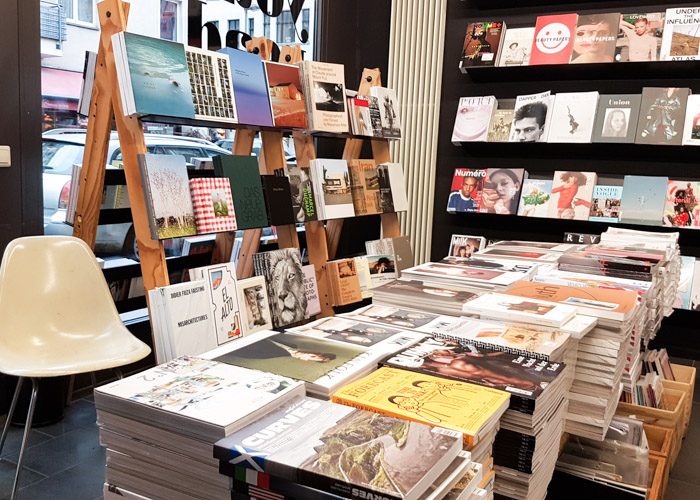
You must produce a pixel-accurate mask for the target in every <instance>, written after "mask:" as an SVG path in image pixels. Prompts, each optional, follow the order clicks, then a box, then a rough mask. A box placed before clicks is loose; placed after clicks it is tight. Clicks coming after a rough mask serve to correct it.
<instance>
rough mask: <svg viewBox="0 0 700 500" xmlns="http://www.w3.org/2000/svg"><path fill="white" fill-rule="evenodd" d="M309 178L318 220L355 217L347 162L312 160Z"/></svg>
mask: <svg viewBox="0 0 700 500" xmlns="http://www.w3.org/2000/svg"><path fill="white" fill-rule="evenodd" d="M311 176H312V180H313V186H314V194H315V195H316V208H317V209H319V219H322V220H328V219H342V218H345V217H354V216H355V208H354V206H353V204H352V194H351V191H350V172H349V171H348V163H347V161H345V160H330V159H325V158H324V159H318V160H312V161H311Z"/></svg>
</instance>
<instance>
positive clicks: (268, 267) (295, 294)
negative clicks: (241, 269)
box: [253, 248, 306, 328]
mask: <svg viewBox="0 0 700 500" xmlns="http://www.w3.org/2000/svg"><path fill="white" fill-rule="evenodd" d="M253 264H254V266H255V274H256V275H257V276H263V277H264V278H265V282H266V283H267V296H268V298H269V301H270V312H271V314H272V325H273V326H274V327H275V328H279V327H282V326H286V325H289V324H292V323H297V322H299V321H303V320H304V317H305V314H306V293H305V290H304V272H303V271H302V268H301V255H300V254H299V250H298V249H297V248H286V249H282V250H273V251H271V252H262V253H257V254H255V255H254V256H253Z"/></svg>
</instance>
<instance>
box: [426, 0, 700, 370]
mask: <svg viewBox="0 0 700 500" xmlns="http://www.w3.org/2000/svg"><path fill="white" fill-rule="evenodd" d="M514 5H517V7H513V6H514ZM683 5H689V6H690V5H697V2H683V1H674V2H660V1H656V2H644V1H619V0H613V1H609V2H596V1H589V2H585V1H579V2H563V1H559V2H557V1H553V0H527V1H517V2H516V1H514V0H503V1H498V0H491V1H488V0H466V1H460V0H449V1H448V7H447V30H446V32H447V38H446V40H445V50H444V57H445V59H444V69H443V88H442V103H441V110H440V129H439V143H438V157H437V177H436V183H435V184H436V188H435V205H434V207H435V212H434V224H433V242H432V252H431V254H432V259H433V260H436V259H440V258H442V257H443V256H444V255H445V254H446V253H447V249H448V244H449V241H450V235H451V234H453V233H462V234H476V235H483V236H485V237H487V238H490V239H511V238H512V239H516V238H517V239H526V240H545V241H562V238H563V235H564V233H565V232H579V233H592V234H600V233H601V232H603V231H605V229H606V228H607V225H606V224H603V223H595V222H587V221H566V220H556V219H539V218H524V217H517V216H499V215H490V214H456V215H455V214H453V215H451V214H448V213H447V212H446V210H445V208H446V206H447V198H448V195H449V191H450V185H451V182H452V175H453V172H454V169H455V168H456V167H466V168H493V167H499V166H504V167H513V168H525V169H526V170H528V171H529V172H531V173H547V174H550V175H551V174H552V173H553V172H554V171H555V170H579V171H586V170H590V171H594V172H598V174H599V175H604V176H613V177H620V178H621V177H622V176H624V175H625V174H638V175H658V176H669V177H672V178H680V179H684V178H691V179H692V178H697V179H700V169H698V167H699V165H698V163H699V162H698V160H699V159H700V156H699V155H698V150H697V149H695V148H693V147H689V146H686V147H664V146H642V145H635V144H546V143H545V144H519V143H514V144H508V143H505V144H504V143H491V144H489V143H471V144H468V145H464V146H455V145H453V144H452V143H451V142H450V139H451V136H452V128H453V125H454V118H455V114H456V112H457V104H458V100H459V98H460V97H467V96H482V95H495V96H496V97H497V98H499V99H501V98H503V99H505V98H515V97H516V96H517V95H519V94H531V93H536V92H543V91H547V90H551V91H552V93H557V92H582V91H591V90H598V91H599V92H600V93H601V94H605V93H634V94H638V93H641V91H642V87H645V86H651V87H667V86H671V87H690V88H691V89H692V90H693V93H698V92H700V63H697V62H685V63H683V62H680V63H676V62H664V63H656V64H654V63H628V64H615V63H612V64H595V65H570V66H557V67H547V66H538V67H519V68H518V67H514V68H488V69H487V68H484V69H481V70H479V71H472V73H471V74H469V75H465V74H462V73H461V72H460V70H459V67H458V66H459V59H460V55H461V52H462V44H463V42H464V36H465V31H466V27H467V24H468V23H469V22H472V21H489V20H494V21H499V20H504V21H505V22H506V23H507V25H508V26H512V27H518V26H523V25H533V26H534V23H535V19H536V17H537V15H538V14H547V13H565V12H578V13H583V12H589V13H590V12H606V11H607V12H635V11H641V12H654V11H663V10H665V9H666V8H667V7H669V6H674V7H675V6H683ZM628 227H633V228H636V229H649V228H648V227H647V226H628ZM654 230H656V228H654ZM659 230H663V229H659ZM681 247H682V249H683V254H684V255H692V256H696V257H698V256H700V231H692V230H682V231H681ZM696 323H697V314H696V313H694V312H691V313H686V312H685V311H680V312H678V313H676V314H674V316H673V317H672V318H671V319H670V320H668V321H666V322H665V324H664V331H663V332H662V334H661V335H660V336H659V339H660V341H661V342H665V343H667V344H668V345H669V346H673V349H674V350H675V353H676V355H688V356H692V357H695V358H697V359H700V343H698V342H695V341H693V340H692V339H691V338H690V335H692V334H693V333H694V332H693V330H694V329H695V327H694V326H691V325H693V324H696ZM685 325H687V327H686V326H685Z"/></svg>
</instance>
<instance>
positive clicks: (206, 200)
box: [190, 177, 238, 234]
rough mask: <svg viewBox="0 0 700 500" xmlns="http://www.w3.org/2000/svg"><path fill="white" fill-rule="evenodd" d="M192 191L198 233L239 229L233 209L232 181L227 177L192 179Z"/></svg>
mask: <svg viewBox="0 0 700 500" xmlns="http://www.w3.org/2000/svg"><path fill="white" fill-rule="evenodd" d="M190 193H191V194H192V206H193V208H194V218H195V221H196V223H197V232H198V233H200V234H203V233H220V232H223V231H235V230H236V229H238V226H237V225H236V214H235V213H234V211H233V197H232V196H231V181H230V180H229V179H228V178H227V177H199V178H196V179H190Z"/></svg>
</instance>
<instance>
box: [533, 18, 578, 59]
mask: <svg viewBox="0 0 700 500" xmlns="http://www.w3.org/2000/svg"><path fill="white" fill-rule="evenodd" d="M577 22H578V14H553V15H547V16H537V22H536V23H535V36H534V39H533V41H532V52H531V55H530V65H531V66H535V65H538V64H567V63H568V62H569V59H570V58H571V52H572V50H573V47H574V37H575V35H576V24H577Z"/></svg>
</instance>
